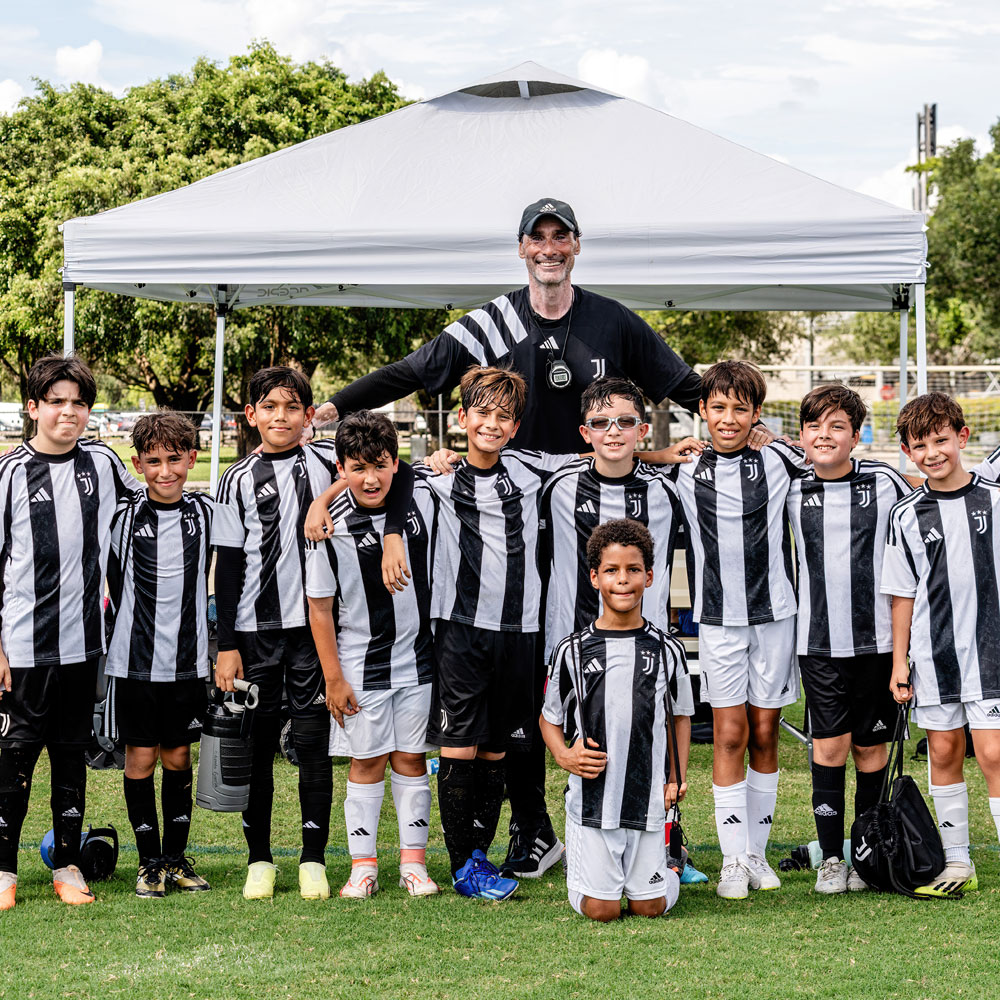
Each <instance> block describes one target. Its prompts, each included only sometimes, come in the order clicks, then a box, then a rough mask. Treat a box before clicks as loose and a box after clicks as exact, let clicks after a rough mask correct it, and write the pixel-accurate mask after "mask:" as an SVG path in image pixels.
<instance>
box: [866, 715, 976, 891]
mask: <svg viewBox="0 0 1000 1000" xmlns="http://www.w3.org/2000/svg"><path fill="white" fill-rule="evenodd" d="M909 714H910V708H909V705H905V706H904V705H900V706H899V715H898V718H897V720H896V731H895V733H894V735H893V739H892V743H891V744H890V747H889V762H888V765H887V766H886V769H885V781H884V782H883V784H882V793H881V795H880V796H879V800H878V802H877V803H876V804H875V805H873V806H872V807H871V808H870V809H866V810H865V812H864V813H862V815H860V816H859V817H858V818H857V819H856V820H855V821H854V825H853V826H852V827H851V863H852V864H853V865H854V868H855V869H856V870H857V873H858V874H859V875H860V876H861V877H862V878H863V879H864V880H865V881H866V882H867V883H868V884H869V885H870V886H871V887H872V888H873V889H877V890H878V891H879V892H896V893H899V894H900V895H903V896H910V897H911V898H913V899H927V898H930V897H926V896H918V895H916V894H915V893H914V891H913V890H914V889H916V888H918V887H919V886H922V885H927V883H928V882H931V881H932V880H933V879H934V877H935V876H936V875H937V874H938V873H939V872H940V871H941V869H942V868H944V866H945V859H944V847H943V846H942V845H941V834H940V833H939V832H938V828H937V824H936V823H935V822H934V817H933V816H931V813H930V810H929V809H928V808H927V803H926V802H925V801H924V797H923V795H921V794H920V789H919V788H917V785H916V782H915V781H914V780H913V779H912V778H911V777H910V776H909V775H908V774H903V742H904V740H905V738H906V724H907V722H908V720H909ZM894 774H895V776H894ZM961 895H962V893H961V892H957V893H954V894H953V898H955V899H959V898H961Z"/></svg>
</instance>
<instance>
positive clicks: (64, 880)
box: [52, 865, 95, 906]
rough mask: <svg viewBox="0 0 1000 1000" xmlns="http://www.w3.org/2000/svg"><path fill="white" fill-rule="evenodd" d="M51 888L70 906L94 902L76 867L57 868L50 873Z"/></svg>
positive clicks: (81, 873)
mask: <svg viewBox="0 0 1000 1000" xmlns="http://www.w3.org/2000/svg"><path fill="white" fill-rule="evenodd" d="M52 888H53V889H54V890H55V893H56V895H57V896H58V897H59V898H60V899H61V900H62V901H63V902H64V903H68V904H69V905H70V906H80V905H82V904H83V903H92V902H94V898H95V897H94V894H93V893H92V892H91V891H90V887H89V886H88V885H87V883H86V881H85V880H84V877H83V872H81V871H80V869H79V868H77V866H76V865H68V866H67V867H66V868H57V869H56V870H55V871H54V872H53V873H52Z"/></svg>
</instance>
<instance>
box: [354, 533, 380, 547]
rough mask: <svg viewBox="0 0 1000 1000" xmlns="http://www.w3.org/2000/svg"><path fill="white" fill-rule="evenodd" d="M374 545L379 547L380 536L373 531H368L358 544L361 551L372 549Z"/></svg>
mask: <svg viewBox="0 0 1000 1000" xmlns="http://www.w3.org/2000/svg"><path fill="white" fill-rule="evenodd" d="M373 545H378V535H376V534H373V533H372V532H371V531H366V532H365V533H364V534H363V535H362V536H361V539H360V541H359V542H358V548H359V549H367V548H371V546H373Z"/></svg>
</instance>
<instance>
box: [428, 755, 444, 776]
mask: <svg viewBox="0 0 1000 1000" xmlns="http://www.w3.org/2000/svg"><path fill="white" fill-rule="evenodd" d="M440 769H441V759H440V758H439V757H428V758H427V773H428V774H437V773H438V771H439V770H440Z"/></svg>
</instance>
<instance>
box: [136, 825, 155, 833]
mask: <svg viewBox="0 0 1000 1000" xmlns="http://www.w3.org/2000/svg"><path fill="white" fill-rule="evenodd" d="M152 829H153V828H152V827H151V826H150V825H149V824H148V823H140V824H139V825H138V826H137V827H136V828H135V832H136V833H149V831H150V830H152Z"/></svg>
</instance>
